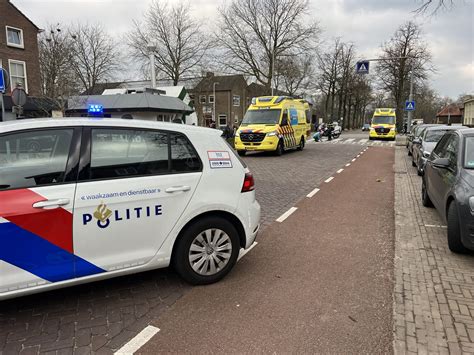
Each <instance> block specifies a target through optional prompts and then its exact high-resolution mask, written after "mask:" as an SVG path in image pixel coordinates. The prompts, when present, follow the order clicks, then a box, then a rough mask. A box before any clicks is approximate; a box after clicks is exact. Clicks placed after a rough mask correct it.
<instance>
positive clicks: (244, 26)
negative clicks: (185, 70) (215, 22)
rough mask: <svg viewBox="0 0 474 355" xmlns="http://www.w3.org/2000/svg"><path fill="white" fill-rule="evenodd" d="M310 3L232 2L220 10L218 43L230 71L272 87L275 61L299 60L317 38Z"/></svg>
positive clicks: (275, 0)
mask: <svg viewBox="0 0 474 355" xmlns="http://www.w3.org/2000/svg"><path fill="white" fill-rule="evenodd" d="M307 12H308V1H307V0H233V1H232V2H231V3H230V4H229V5H228V6H226V7H223V8H222V9H220V17H221V20H220V23H219V33H218V35H216V40H217V42H218V43H219V44H220V45H221V47H222V48H223V51H224V60H225V65H226V66H227V68H230V69H231V70H233V71H235V72H237V73H241V74H243V75H246V76H250V77H254V78H255V79H256V80H257V81H258V82H260V83H261V84H263V85H265V86H266V87H267V88H270V87H271V84H272V79H273V77H274V73H273V71H274V67H275V61H277V60H278V59H279V57H280V56H282V55H285V54H286V55H290V53H291V54H292V55H294V56H298V55H300V54H301V53H303V52H304V51H305V50H306V49H307V48H310V47H311V46H312V45H311V43H312V42H313V41H314V40H315V39H316V38H317V36H318V34H319V28H318V26H317V24H316V23H310V24H309V25H307V24H306V22H308V21H306V20H307V16H306V15H308V13H307Z"/></svg>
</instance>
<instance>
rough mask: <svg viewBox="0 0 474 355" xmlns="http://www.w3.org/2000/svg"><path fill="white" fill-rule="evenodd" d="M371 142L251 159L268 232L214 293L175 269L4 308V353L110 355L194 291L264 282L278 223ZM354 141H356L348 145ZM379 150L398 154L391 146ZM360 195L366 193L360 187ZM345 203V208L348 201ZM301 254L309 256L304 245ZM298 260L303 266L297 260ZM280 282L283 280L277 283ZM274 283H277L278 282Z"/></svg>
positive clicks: (334, 217) (334, 218)
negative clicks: (94, 354) (108, 354)
mask: <svg viewBox="0 0 474 355" xmlns="http://www.w3.org/2000/svg"><path fill="white" fill-rule="evenodd" d="M366 135H367V134H366V133H365V134H361V133H359V132H356V133H351V134H345V133H344V134H343V135H342V137H341V138H340V139H339V140H336V141H335V142H334V143H331V142H323V143H314V142H311V143H308V145H307V147H306V148H305V150H304V151H302V152H289V153H287V154H285V155H283V156H282V157H274V156H271V155H268V154H252V155H249V156H247V157H245V158H244V159H245V161H246V162H247V164H248V166H249V168H250V169H251V170H252V172H253V173H254V176H255V179H256V184H257V196H258V199H259V201H260V203H261V205H262V222H263V230H262V235H261V236H260V238H259V240H260V241H261V243H262V244H261V245H259V246H258V248H255V250H252V251H251V252H250V253H249V254H248V255H247V256H246V257H245V259H246V262H245V263H242V266H240V265H239V267H237V268H236V270H235V271H234V272H233V273H232V274H231V275H230V277H229V279H228V280H225V283H222V285H215V286H211V287H210V288H209V289H208V290H207V291H205V290H206V289H202V288H192V287H190V286H188V285H186V284H184V283H183V282H182V281H181V280H180V279H179V278H178V277H177V276H176V275H175V274H174V273H173V271H172V270H159V271H152V272H147V273H142V274H138V275H132V276H126V277H121V278H117V279H113V280H107V281H103V282H96V283H93V284H89V285H83V286H77V287H71V288H68V289H63V290H58V291H52V292H48V293H44V294H40V295H34V296H28V297H23V298H20V299H17V300H9V301H5V302H2V303H1V304H0V352H2V351H3V352H4V353H5V354H8V353H17V352H20V351H23V352H29V353H37V352H50V351H51V352H56V351H61V352H62V351H65V352H70V351H72V350H73V349H74V350H75V352H77V353H81V352H82V353H87V352H109V351H112V350H115V349H118V348H119V347H121V346H122V345H123V344H124V343H126V342H127V341H129V340H130V339H131V338H133V337H134V336H135V335H136V334H137V333H138V332H139V331H140V330H142V329H143V328H144V327H145V326H146V325H147V324H148V323H150V322H156V324H160V320H161V319H162V317H165V316H166V315H168V316H169V315H170V314H171V313H170V312H171V311H176V309H177V308H176V307H177V306H178V304H180V303H179V302H183V301H184V299H185V298H184V297H191V298H192V295H193V294H194V293H195V292H201V290H204V291H205V292H210V290H212V289H213V288H214V287H224V286H225V285H232V288H233V289H235V288H240V286H239V285H238V284H236V283H234V281H233V280H236V278H237V280H238V279H239V278H242V277H243V278H249V282H250V281H251V280H252V278H251V276H253V275H254V273H257V274H259V275H260V276H261V271H260V269H261V270H266V269H265V268H261V266H264V265H265V263H263V265H262V264H260V262H261V260H260V259H258V256H259V255H260V254H262V257H263V258H266V256H265V255H266V249H267V247H266V246H265V244H264V243H267V244H268V247H269V248H270V249H268V250H269V252H270V251H271V250H272V248H276V247H277V246H276V245H275V244H274V243H271V238H272V237H267V236H268V235H270V234H274V233H276V231H275V230H274V229H272V228H274V227H272V226H271V224H272V223H273V222H274V220H275V219H276V218H278V216H280V215H281V214H282V213H284V212H285V211H286V210H288V208H290V207H292V206H294V205H295V204H297V203H298V201H301V200H303V199H305V196H306V195H307V194H308V193H309V192H311V191H312V190H313V189H314V188H315V187H317V186H320V185H322V184H324V180H326V179H327V178H328V177H330V176H332V175H334V174H336V171H337V170H338V169H340V168H342V167H344V165H345V164H346V163H348V162H350V161H351V159H352V158H354V156H355V155H357V154H358V153H359V152H360V151H361V150H362V149H364V148H365V146H366V143H364V142H361V140H363V139H364V137H366ZM351 137H353V138H354V140H353V141H349V142H348V140H349V139H351ZM374 148H375V147H374ZM371 149H372V148H371ZM377 149H380V150H381V151H383V152H385V151H391V149H389V147H388V146H387V147H385V148H382V147H380V148H377ZM369 170H370V169H369ZM348 175H349V174H348ZM342 176H343V175H341V177H342ZM338 178H339V176H338ZM337 180H338V179H336V180H335V181H337ZM349 180H350V181H349V182H351V184H352V185H351V186H353V184H354V183H357V181H355V180H353V179H351V178H350V176H349ZM364 183H365V182H364V181H360V182H359V183H358V184H359V186H363V184H364ZM334 186H336V185H334ZM354 189H355V190H358V189H359V188H358V186H354ZM321 192H322V191H321ZM331 194H332V195H331V196H333V197H337V196H339V197H340V196H343V195H341V194H340V191H338V189H337V188H336V189H335V190H333V191H332V193H331ZM343 200H345V197H343ZM318 201H319V200H318ZM339 203H341V206H343V205H344V203H345V202H344V201H343V202H339ZM337 206H338V205H337V204H335V202H334V201H332V200H331V201H329V202H328V203H325V204H320V203H319V202H318V203H316V205H315V206H312V207H310V211H311V212H310V215H311V216H309V217H307V218H309V219H308V221H312V222H304V223H302V224H300V227H301V229H298V231H297V233H305V232H308V231H311V230H313V229H314V222H316V223H318V226H319V225H321V224H322V220H321V217H320V216H323V215H324V214H325V213H326V211H335V209H336V210H337ZM340 216H341V215H340V214H338V213H334V212H333V213H331V214H330V222H329V221H328V222H326V223H327V224H328V226H330V225H334V227H331V228H330V229H331V231H332V230H336V229H337V228H338V225H339V223H340ZM329 232H330V231H328V233H329ZM346 232H347V231H346ZM297 236H298V235H296V237H297ZM276 238H284V239H285V238H286V239H287V240H288V241H291V240H292V239H291V238H295V232H294V231H293V230H290V231H288V232H287V234H285V235H279V236H278V237H277V236H275V238H274V239H276ZM265 240H268V241H265ZM300 247H301V248H302V249H301V250H302V251H305V246H301V245H300ZM293 257H294V258H295V260H300V259H299V256H298V255H297V254H295V255H293ZM254 258H257V259H255V260H254ZM257 261H258V262H257ZM267 261H268V260H267ZM313 266H314V267H316V266H317V265H313ZM322 266H323V265H320V267H322ZM241 268H243V271H241ZM296 274H297V273H294V275H296ZM280 276H281V275H280ZM333 276H334V275H333ZM274 278H276V279H278V277H277V276H274ZM270 279H271V280H272V281H271V282H274V281H275V280H273V278H271V277H270ZM297 280H298V278H296V279H295V281H294V282H297ZM320 286H321V284H320ZM341 287H342V285H341ZM257 288H258V287H257ZM341 289H342V288H341ZM186 299H188V298H186ZM179 300H182V301H179ZM177 301H178V303H176V302H177ZM288 301H289V300H286V302H288ZM163 334H164V333H163ZM313 345H314V344H313Z"/></svg>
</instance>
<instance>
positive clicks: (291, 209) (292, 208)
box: [276, 207, 298, 223]
mask: <svg viewBox="0 0 474 355" xmlns="http://www.w3.org/2000/svg"><path fill="white" fill-rule="evenodd" d="M297 209H298V208H296V207H291V208H290V209H289V210H288V211H286V212H285V213H283V214H282V215H281V216H280V217H278V218H277V219H276V221H277V222H279V223H281V222H283V221H284V220H285V219H287V218H288V217H290V216H291V215H292V214H293V213H294V212H295V211H296V210H297Z"/></svg>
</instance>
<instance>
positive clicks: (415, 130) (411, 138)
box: [407, 124, 436, 166]
mask: <svg viewBox="0 0 474 355" xmlns="http://www.w3.org/2000/svg"><path fill="white" fill-rule="evenodd" d="M432 126H436V125H435V124H422V125H416V126H413V127H414V128H412V131H411V132H412V133H411V134H410V135H409V137H408V140H407V148H408V156H411V155H412V154H413V141H414V140H415V138H418V137H419V136H420V135H421V134H422V133H423V131H424V130H425V129H426V128H428V127H432ZM412 164H413V166H415V164H414V163H413V162H412Z"/></svg>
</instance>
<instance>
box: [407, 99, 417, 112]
mask: <svg viewBox="0 0 474 355" xmlns="http://www.w3.org/2000/svg"><path fill="white" fill-rule="evenodd" d="M405 111H415V101H405Z"/></svg>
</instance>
